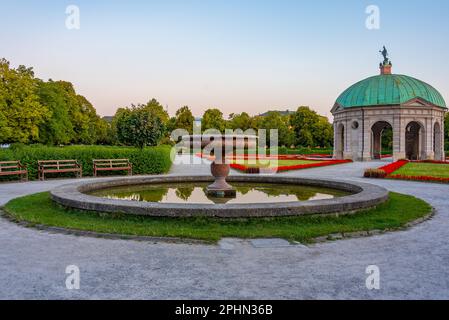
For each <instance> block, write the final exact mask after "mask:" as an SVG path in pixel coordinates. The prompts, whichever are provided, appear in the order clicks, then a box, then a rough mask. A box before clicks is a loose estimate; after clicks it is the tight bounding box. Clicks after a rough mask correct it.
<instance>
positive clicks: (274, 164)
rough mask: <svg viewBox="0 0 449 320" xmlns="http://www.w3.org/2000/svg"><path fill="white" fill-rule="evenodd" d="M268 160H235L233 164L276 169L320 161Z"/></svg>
mask: <svg viewBox="0 0 449 320" xmlns="http://www.w3.org/2000/svg"><path fill="white" fill-rule="evenodd" d="M267 161H268V160H257V162H256V163H255V160H244V159H234V160H233V163H235V164H240V165H244V166H245V167H249V168H267V167H269V168H274V167H283V166H296V165H302V164H310V163H316V162H319V161H314V160H278V161H277V162H271V161H270V162H269V163H268V162H267Z"/></svg>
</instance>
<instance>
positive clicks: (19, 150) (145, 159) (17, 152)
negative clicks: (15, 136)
mask: <svg viewBox="0 0 449 320" xmlns="http://www.w3.org/2000/svg"><path fill="white" fill-rule="evenodd" d="M170 150H171V148H170V147H169V146H158V147H147V148H144V149H137V148H133V147H109V146H67V147H46V146H39V145H36V146H18V147H14V148H11V149H4V150H0V161H9V160H20V161H21V162H22V164H25V165H27V166H28V176H29V179H30V180H35V179H37V162H38V160H64V159H69V160H72V159H76V160H78V162H79V163H80V164H81V165H82V166H83V176H93V164H92V160H93V159H124V158H126V159H129V160H130V161H131V163H132V164H133V174H162V173H166V172H168V170H170V167H171V164H172V163H171V160H170ZM108 174H113V175H118V174H121V172H119V171H117V172H109V173H108V172H102V173H101V175H108ZM58 176H61V175H58ZM62 176H63V175H62ZM72 176H73V174H72Z"/></svg>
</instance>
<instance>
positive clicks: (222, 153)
mask: <svg viewBox="0 0 449 320" xmlns="http://www.w3.org/2000/svg"><path fill="white" fill-rule="evenodd" d="M182 141H183V145H184V147H187V148H189V149H190V148H194V149H196V148H201V151H202V152H203V151H205V153H206V154H212V155H213V156H214V157H215V159H214V161H213V162H212V164H211V166H210V167H211V168H210V169H211V173H212V176H213V177H214V178H215V181H214V183H212V184H211V185H209V186H208V187H207V189H206V194H207V195H208V196H211V197H215V198H234V197H235V196H236V190H235V189H234V188H233V187H232V186H231V185H230V184H228V183H227V182H226V178H227V177H228V175H229V172H230V164H229V162H228V161H227V156H228V155H232V154H234V153H235V151H236V150H240V151H243V150H245V149H248V148H250V149H254V150H255V148H256V147H257V136H252V135H219V134H217V135H191V136H184V137H182Z"/></svg>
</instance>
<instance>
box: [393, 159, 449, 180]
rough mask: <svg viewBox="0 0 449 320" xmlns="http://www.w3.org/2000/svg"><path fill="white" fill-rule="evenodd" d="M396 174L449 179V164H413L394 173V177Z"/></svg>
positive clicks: (408, 164)
mask: <svg viewBox="0 0 449 320" xmlns="http://www.w3.org/2000/svg"><path fill="white" fill-rule="evenodd" d="M396 174H398V175H404V176H415V177H416V176H431V177H437V178H449V164H436V163H414V162H411V163H407V164H406V165H405V166H403V167H402V168H400V169H399V170H397V171H395V172H393V175H396Z"/></svg>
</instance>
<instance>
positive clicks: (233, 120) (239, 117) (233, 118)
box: [228, 112, 255, 131]
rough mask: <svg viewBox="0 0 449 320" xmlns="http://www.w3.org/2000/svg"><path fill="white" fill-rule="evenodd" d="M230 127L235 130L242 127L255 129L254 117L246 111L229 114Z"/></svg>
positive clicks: (244, 129)
mask: <svg viewBox="0 0 449 320" xmlns="http://www.w3.org/2000/svg"><path fill="white" fill-rule="evenodd" d="M228 123H229V127H230V128H231V129H233V130H237V129H241V130H243V131H246V130H248V129H254V127H255V126H254V123H253V118H252V117H251V116H250V115H249V114H248V113H246V112H242V113H240V114H234V113H232V114H230V115H229V122H228Z"/></svg>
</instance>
